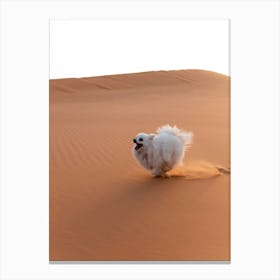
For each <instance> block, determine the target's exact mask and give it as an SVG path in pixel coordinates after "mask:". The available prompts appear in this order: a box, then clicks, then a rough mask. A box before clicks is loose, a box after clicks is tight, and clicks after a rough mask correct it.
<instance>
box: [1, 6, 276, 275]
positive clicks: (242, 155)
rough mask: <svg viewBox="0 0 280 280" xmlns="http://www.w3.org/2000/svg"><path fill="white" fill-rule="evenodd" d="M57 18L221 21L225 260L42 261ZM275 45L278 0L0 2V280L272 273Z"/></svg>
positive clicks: (45, 243) (44, 255) (45, 247)
mask: <svg viewBox="0 0 280 280" xmlns="http://www.w3.org/2000/svg"><path fill="white" fill-rule="evenodd" d="M59 18H60V19H83V18H87V19H91V18H96V19H98V18H102V19H104V18H105V19H106V18H107V19H115V18H121V19H128V18H139V19H174V18H176V19H177V18H178V19H188V18H192V19H194V18H202V19H206V18H215V19H216V18H230V19H231V38H232V41H231V43H232V48H231V50H232V58H231V61H232V64H231V66H232V93H231V106H232V122H231V128H232V130H231V133H232V139H231V141H232V142H231V143H232V185H231V189H232V192H231V194H232V195H231V199H232V220H231V221H232V222H231V225H232V235H231V237H232V260H231V264H226V265H217V264H204V265H202V264H169V265H163V264H141V265H140V264H131V265H128V264H123V265H116V264H111V265H107V264H106V265H105V264H99V265H98V264H89V265H82V264H75V265H70V264H69V265H52V264H49V262H48V77H49V75H48V74H49V73H48V65H49V61H48V39H49V38H48V27H49V26H48V22H49V19H59ZM278 50H279V2H278V1H269V0H265V1H236V0H235V1H211V0H207V1H172V2H171V1H149V2H148V1H134V2H132V1H131V2H128V1H123V2H120V1H118V2H117V3H116V1H112V2H111V1H103V2H98V1H24V0H21V1H2V2H1V136H2V139H1V168H2V170H1V274H0V275H1V279H186V278H187V279H279V276H280V274H279V263H280V260H279V190H278V186H279V175H278V172H279V157H278V156H279V147H278V145H279V96H278V94H279V53H278Z"/></svg>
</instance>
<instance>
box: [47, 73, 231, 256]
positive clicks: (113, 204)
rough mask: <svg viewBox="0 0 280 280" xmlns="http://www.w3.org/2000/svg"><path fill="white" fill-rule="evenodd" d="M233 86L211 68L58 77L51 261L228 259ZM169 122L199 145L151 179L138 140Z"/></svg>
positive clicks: (53, 112) (54, 84) (53, 99)
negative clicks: (137, 155) (136, 150)
mask: <svg viewBox="0 0 280 280" xmlns="http://www.w3.org/2000/svg"><path fill="white" fill-rule="evenodd" d="M229 86H230V80H229V77H227V76H224V75H221V74H218V73H214V72H209V71H202V70H182V71H157V72H145V73H134V74H124V75H112V76H101V77H90V78H79V79H74V78H71V79H58V80H50V260H69V261H74V260H134V261H135V260H147V261H148V260H229V259H230V174H227V172H223V168H225V169H224V170H227V168H229V167H230V158H229V156H230V152H229V151H230V150H229V148H230V147H229V144H230V143H229V139H230V138H229V136H230V135H229V129H230V125H229V112H230V110H229V109H230V104H229V98H230V87H229ZM167 123H168V124H170V125H173V124H176V125H177V126H178V127H180V128H183V129H186V130H190V131H192V132H193V133H194V143H193V146H192V148H191V150H190V151H189V152H188V153H187V155H186V159H185V165H184V166H183V167H180V168H177V169H175V170H173V171H171V172H170V175H171V176H172V177H171V178H170V179H160V178H152V177H151V176H150V174H149V173H148V172H147V171H145V170H143V169H142V168H141V167H139V166H138V164H137V163H136V162H135V161H134V159H133V158H132V152H131V150H132V146H133V145H132V144H133V143H132V139H133V137H134V136H135V135H136V134H137V133H138V132H140V131H144V132H148V133H150V132H154V131H155V129H156V128H157V127H158V126H161V125H163V124H167ZM221 167H222V169H221Z"/></svg>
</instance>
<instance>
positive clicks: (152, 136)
mask: <svg viewBox="0 0 280 280" xmlns="http://www.w3.org/2000/svg"><path fill="white" fill-rule="evenodd" d="M155 136H156V135H155V134H153V133H151V134H149V140H150V141H153V140H154V137H155Z"/></svg>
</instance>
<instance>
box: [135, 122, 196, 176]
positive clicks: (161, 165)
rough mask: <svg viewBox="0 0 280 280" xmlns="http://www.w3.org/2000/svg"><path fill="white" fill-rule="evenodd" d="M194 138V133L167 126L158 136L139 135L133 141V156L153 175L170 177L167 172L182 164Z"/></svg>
mask: <svg viewBox="0 0 280 280" xmlns="http://www.w3.org/2000/svg"><path fill="white" fill-rule="evenodd" d="M192 138H193V134H192V132H186V131H183V130H180V129H179V128H177V127H176V126H173V127H171V126H170V125H165V126H162V127H160V128H158V130H157V133H156V134H146V133H139V134H137V135H136V137H135V138H134V139H133V142H134V143H135V145H134V147H133V156H134V158H135V159H136V160H137V161H138V162H139V163H140V165H141V166H143V167H144V168H145V169H148V170H150V171H151V173H152V175H154V176H163V177H168V175H167V174H166V172H168V171H169V170H171V169H172V168H173V167H174V166H175V165H178V164H180V163H181V162H182V160H183V158H184V153H185V151H186V150H187V149H188V148H189V147H190V145H191V143H192Z"/></svg>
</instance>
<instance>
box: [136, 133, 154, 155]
mask: <svg viewBox="0 0 280 280" xmlns="http://www.w3.org/2000/svg"><path fill="white" fill-rule="evenodd" d="M153 138H154V134H146V133H138V134H137V135H136V137H135V138H133V143H135V147H134V149H135V150H136V151H139V152H140V151H141V150H142V149H144V148H147V147H148V146H149V145H150V143H151V141H152V140H153Z"/></svg>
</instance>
